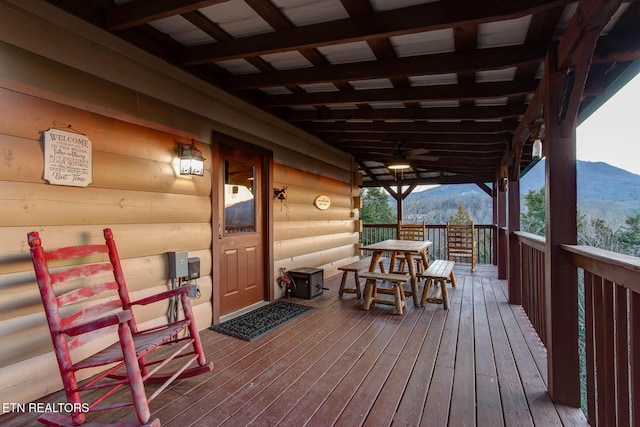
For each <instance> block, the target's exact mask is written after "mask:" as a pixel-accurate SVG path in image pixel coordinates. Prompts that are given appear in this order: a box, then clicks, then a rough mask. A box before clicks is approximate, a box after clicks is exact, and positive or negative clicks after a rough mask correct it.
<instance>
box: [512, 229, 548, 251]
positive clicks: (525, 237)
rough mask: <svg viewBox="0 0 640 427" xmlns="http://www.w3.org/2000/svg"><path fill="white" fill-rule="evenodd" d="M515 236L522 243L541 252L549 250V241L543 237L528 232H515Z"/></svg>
mask: <svg viewBox="0 0 640 427" xmlns="http://www.w3.org/2000/svg"><path fill="white" fill-rule="evenodd" d="M513 234H515V235H516V237H517V238H518V241H519V242H520V243H523V244H525V245H527V246H530V247H532V248H534V249H536V250H538V251H540V252H544V251H546V250H547V248H546V246H547V241H546V239H545V238H544V237H542V236H539V235H537V234H533V233H528V232H526V231H514V232H513Z"/></svg>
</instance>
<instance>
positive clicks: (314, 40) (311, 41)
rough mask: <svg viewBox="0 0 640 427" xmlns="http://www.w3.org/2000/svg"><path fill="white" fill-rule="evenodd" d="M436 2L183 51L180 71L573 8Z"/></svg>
mask: <svg viewBox="0 0 640 427" xmlns="http://www.w3.org/2000/svg"><path fill="white" fill-rule="evenodd" d="M456 3H457V4H456V6H455V7H452V5H451V3H450V2H434V3H426V4H421V5H416V6H408V7H404V8H399V9H392V10H386V11H383V12H376V13H371V14H366V15H360V16H355V17H351V18H346V19H340V20H337V21H331V22H323V23H318V24H311V25H305V26H302V27H295V28H290V29H286V30H282V31H276V32H273V33H266V34H257V35H254V36H247V37H242V38H237V39H234V40H228V41H225V42H221V43H210V44H206V45H201V46H193V47H188V48H185V49H184V50H183V51H182V52H181V53H180V55H179V56H180V60H179V61H180V63H181V64H182V65H193V64H201V63H208V62H215V61H221V60H227V59H237V58H245V57H247V56H259V55H265V54H270V53H277V52H285V51H291V50H300V49H307V48H315V47H321V46H327V45H330V44H338V43H349V42H354V41H361V40H372V39H381V38H386V37H392V36H399V35H404V34H412V33H418V32H426V31H433V30H439V29H444V28H451V27H459V26H464V25H478V24H481V23H486V22H492V21H500V20H507V19H514V18H518V17H522V16H526V15H529V14H532V13H536V12H540V11H544V10H547V9H549V8H555V7H558V6H561V5H565V4H568V3H571V1H570V0H512V1H504V0H486V1H483V2H478V1H476V0H458V1H457V2H456Z"/></svg>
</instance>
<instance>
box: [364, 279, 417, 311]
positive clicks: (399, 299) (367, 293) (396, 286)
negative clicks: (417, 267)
mask: <svg viewBox="0 0 640 427" xmlns="http://www.w3.org/2000/svg"><path fill="white" fill-rule="evenodd" d="M360 277H362V278H363V279H366V280H367V281H366V283H365V285H364V305H363V308H364V309H365V310H369V309H371V306H372V305H374V304H375V303H379V304H387V305H393V306H395V308H396V311H395V313H394V314H402V309H403V308H405V307H406V306H407V300H406V294H405V290H404V288H403V285H404V283H406V281H407V280H409V278H410V276H409V275H408V274H398V273H378V272H375V271H373V272H370V271H367V272H364V273H362V274H361V275H360ZM378 280H385V281H388V282H391V284H392V285H393V288H392V289H389V288H379V287H378V286H377V285H376V283H377V281H378ZM378 293H381V294H388V295H393V301H387V300H382V299H377V294H378ZM407 294H409V295H413V294H412V293H411V292H409V291H407Z"/></svg>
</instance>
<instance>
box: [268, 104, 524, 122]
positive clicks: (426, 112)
mask: <svg viewBox="0 0 640 427" xmlns="http://www.w3.org/2000/svg"><path fill="white" fill-rule="evenodd" d="M525 109H526V106H525V105H499V106H474V107H433V108H421V107H413V108H374V109H366V110H365V109H338V110H330V109H328V108H326V109H318V110H288V111H286V112H283V113H282V114H281V115H280V116H281V117H283V118H284V119H285V120H287V121H292V122H298V121H305V120H313V121H320V120H327V121H333V120H393V119H403V120H487V119H505V118H513V117H518V116H520V115H522V114H523V113H524V112H525Z"/></svg>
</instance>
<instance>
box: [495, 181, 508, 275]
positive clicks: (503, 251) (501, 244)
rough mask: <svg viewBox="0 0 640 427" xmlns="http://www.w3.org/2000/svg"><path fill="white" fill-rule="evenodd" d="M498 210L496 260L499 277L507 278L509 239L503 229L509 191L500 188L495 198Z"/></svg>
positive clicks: (505, 224) (505, 222) (505, 223)
mask: <svg viewBox="0 0 640 427" xmlns="http://www.w3.org/2000/svg"><path fill="white" fill-rule="evenodd" d="M493 203H494V205H495V207H496V208H495V210H496V221H495V223H496V225H497V230H496V237H495V241H496V244H497V250H496V254H497V255H496V260H497V261H498V279H502V280H504V279H506V278H507V239H506V238H505V237H504V235H503V234H504V231H503V230H502V229H503V228H504V227H506V226H507V193H506V192H504V191H500V190H498V194H497V196H496V198H495V199H493Z"/></svg>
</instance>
